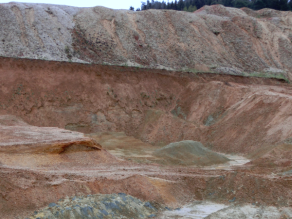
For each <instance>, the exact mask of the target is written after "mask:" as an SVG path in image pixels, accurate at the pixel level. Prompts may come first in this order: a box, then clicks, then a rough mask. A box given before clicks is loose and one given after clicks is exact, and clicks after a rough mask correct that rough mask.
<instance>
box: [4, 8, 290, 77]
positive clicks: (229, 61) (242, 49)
mask: <svg viewBox="0 0 292 219" xmlns="http://www.w3.org/2000/svg"><path fill="white" fill-rule="evenodd" d="M0 22H1V24H3V25H1V29H0V36H1V39H0V42H1V43H0V55H2V56H15V57H27V58H38V59H48V60H64V61H68V60H72V61H77V62H82V61H86V62H97V63H111V64H127V65H139V66H147V67H155V68H173V69H183V68H184V69H189V70H191V71H215V72H220V73H228V74H242V72H249V73H251V72H266V73H269V74H271V73H272V74H286V73H289V72H291V70H292V64H291V63H292V54H291V51H292V43H291V39H292V38H291V36H292V30H291V28H292V13H291V12H280V11H275V10H271V9H263V10H260V11H252V10H249V9H247V8H243V9H235V8H226V7H223V6H221V5H214V6H205V7H203V8H201V9H200V10H198V11H196V12H195V13H188V12H178V11H168V10H147V11H141V12H132V11H128V10H112V9H108V8H104V7H94V8H75V7H68V6H57V5H46V4H26V3H8V4H1V5H0Z"/></svg>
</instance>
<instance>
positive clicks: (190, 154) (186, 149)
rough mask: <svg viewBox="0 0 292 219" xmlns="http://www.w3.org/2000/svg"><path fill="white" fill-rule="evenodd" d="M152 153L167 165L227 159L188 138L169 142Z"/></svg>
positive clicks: (193, 163) (197, 163)
mask: <svg viewBox="0 0 292 219" xmlns="http://www.w3.org/2000/svg"><path fill="white" fill-rule="evenodd" d="M153 155H154V156H156V157H158V158H160V159H162V160H161V162H162V163H164V164H168V165H169V164H172V165H198V166H207V165H214V164H221V163H225V162H227V161H229V159H228V158H227V157H225V156H223V155H221V154H218V153H216V152H213V151H211V150H209V149H208V148H206V147H204V145H203V144H202V143H200V142H197V141H190V140H186V141H180V142H174V143H170V144H169V145H167V146H165V147H163V148H160V149H158V150H156V151H154V153H153Z"/></svg>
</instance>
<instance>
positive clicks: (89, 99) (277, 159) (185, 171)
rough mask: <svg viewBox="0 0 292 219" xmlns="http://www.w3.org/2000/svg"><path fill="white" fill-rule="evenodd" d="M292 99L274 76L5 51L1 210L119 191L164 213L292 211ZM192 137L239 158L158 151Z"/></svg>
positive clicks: (21, 210) (13, 211)
mask: <svg viewBox="0 0 292 219" xmlns="http://www.w3.org/2000/svg"><path fill="white" fill-rule="evenodd" d="M291 105H292V87H291V86H290V84H287V83H286V82H285V81H281V80H275V79H268V78H267V79H263V78H247V77H242V76H230V75H229V76H228V75H219V74H193V73H182V72H172V71H170V72H169V71H166V70H152V69H139V68H126V67H117V66H103V65H87V64H76V63H63V62H49V61H37V60H23V59H10V58H0V115H1V117H0V134H1V135H0V179H1V180H0V214H1V218H25V217H29V216H32V214H33V212H34V211H39V210H40V209H43V208H45V207H46V206H49V205H50V203H57V202H58V200H60V199H64V198H66V197H73V196H87V195H93V194H113V193H116V194H118V193H125V194H127V195H131V196H133V197H135V198H138V199H140V200H142V201H145V202H146V201H147V202H148V201H149V202H150V203H152V204H153V205H155V206H162V207H161V209H162V208H164V207H168V208H178V207H182V206H184V205H186V206H191V205H192V203H205V202H206V201H207V202H206V203H209V202H215V203H217V204H221V205H226V206H231V205H232V206H235V207H234V208H233V209H235V208H239V207H238V206H245V205H248V206H254V208H260V207H261V206H270V207H271V208H272V207H274V208H277V209H280V208H285V209H286V208H287V209H290V208H291V207H292V206H291V197H292V187H291V185H292V184H291V183H292V175H291V170H292V165H291V162H290V159H291V153H290V152H291V143H290V138H291V137H292V129H291V124H292V123H291V122H292V121H291V120H292V117H291V112H290V109H291V107H292V106H291ZM183 140H193V141H198V142H201V143H202V144H203V145H204V146H205V147H206V148H208V150H212V151H213V152H216V153H221V154H223V155H224V156H226V157H227V158H229V159H230V161H227V162H226V163H224V164H220V165H215V164H213V165H212V163H211V165H210V166H207V167H206V166H204V167H201V166H198V165H189V166H188V165H184V166H181V165H168V164H167V162H165V163H161V162H160V161H161V158H157V157H156V156H155V154H154V151H156V150H157V149H160V148H162V147H164V146H166V145H168V144H170V143H173V142H180V141H183ZM223 155H222V156H223ZM159 159H160V161H159ZM263 161H265V162H263ZM221 205H220V206H221ZM232 206H231V207H232ZM254 208H251V209H254ZM182 209H185V208H182ZM231 210H232V209H231ZM231 210H230V209H229V210H226V212H229V211H231ZM287 211H288V210H287ZM188 212H190V211H188ZM160 213H161V217H163V212H160ZM223 213H224V212H223ZM223 213H222V214H219V213H218V214H217V215H223V216H222V218H223V217H224V214H223ZM277 215H279V218H280V217H282V216H283V215H282V214H281V213H279V214H277ZM156 216H157V217H158V216H159V215H156ZM210 217H211V216H210ZM214 217H215V216H214ZM214 217H211V218H214Z"/></svg>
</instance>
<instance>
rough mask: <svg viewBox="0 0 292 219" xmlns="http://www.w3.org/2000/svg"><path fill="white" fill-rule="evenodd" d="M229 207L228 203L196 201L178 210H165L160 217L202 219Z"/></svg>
mask: <svg viewBox="0 0 292 219" xmlns="http://www.w3.org/2000/svg"><path fill="white" fill-rule="evenodd" d="M227 207H228V206H227V205H223V204H216V203H212V202H203V203H194V204H190V205H186V206H184V207H182V208H180V209H177V210H173V211H165V212H163V213H162V215H160V216H159V217H158V218H159V219H167V218H175V219H177V218H184V219H201V218H205V217H207V216H208V215H210V214H212V213H214V212H217V211H219V210H221V209H224V208H227Z"/></svg>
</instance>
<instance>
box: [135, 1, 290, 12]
mask: <svg viewBox="0 0 292 219" xmlns="http://www.w3.org/2000/svg"><path fill="white" fill-rule="evenodd" d="M216 4H221V5H224V6H226V7H234V8H243V7H247V8H250V9H253V10H260V9H263V8H271V9H275V10H280V11H289V10H292V0H175V1H171V2H169V1H168V2H165V1H164V0H163V1H162V2H160V1H154V0H151V1H149V0H147V2H142V5H141V8H137V9H136V11H141V10H148V9H168V10H177V11H188V12H194V11H195V10H197V9H199V8H201V7H203V6H204V5H216ZM130 10H133V11H134V10H135V9H134V7H132V6H131V7H130Z"/></svg>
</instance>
